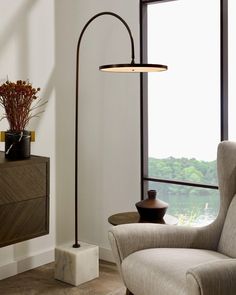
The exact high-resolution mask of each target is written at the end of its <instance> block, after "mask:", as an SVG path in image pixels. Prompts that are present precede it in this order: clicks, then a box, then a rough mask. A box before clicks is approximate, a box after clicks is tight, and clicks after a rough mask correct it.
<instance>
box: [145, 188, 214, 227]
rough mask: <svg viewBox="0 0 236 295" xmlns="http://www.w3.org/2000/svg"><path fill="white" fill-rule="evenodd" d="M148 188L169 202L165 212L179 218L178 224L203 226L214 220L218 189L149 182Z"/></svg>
mask: <svg viewBox="0 0 236 295" xmlns="http://www.w3.org/2000/svg"><path fill="white" fill-rule="evenodd" d="M149 189H155V190H156V191H157V197H158V198H159V199H161V200H163V201H165V202H167V203H168V204H169V208H168V209H167V214H170V215H173V216H175V217H177V218H178V219H179V223H178V225H191V226H204V225H207V224H210V223H211V222H213V221H214V220H215V218H216V217H217V215H218V212H219V208H220V196H219V191H218V190H213V189H205V188H198V187H190V186H182V185H174V184H166V183H155V182H149Z"/></svg>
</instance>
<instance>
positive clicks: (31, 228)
mask: <svg viewBox="0 0 236 295" xmlns="http://www.w3.org/2000/svg"><path fill="white" fill-rule="evenodd" d="M49 165H50V161H49V158H45V157H39V156H31V157H30V159H27V160H20V161H9V160H7V159H5V155H4V153H3V152H0V247H4V246H7V245H11V244H14V243H17V242H21V241H25V240H29V239H32V238H35V237H39V236H43V235H46V234H48V233H49Z"/></svg>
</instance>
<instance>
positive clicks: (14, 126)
mask: <svg viewBox="0 0 236 295" xmlns="http://www.w3.org/2000/svg"><path fill="white" fill-rule="evenodd" d="M39 91H40V88H34V87H33V86H32V85H31V83H29V81H22V80H18V81H16V82H11V81H6V82H5V83H3V84H2V85H0V105H1V106H3V107H4V109H5V114H4V115H3V117H2V118H1V120H2V119H4V118H6V119H7V120H8V122H9V126H10V130H9V131H11V132H14V133H18V132H22V131H23V130H25V127H26V125H27V124H28V123H29V121H30V120H31V119H32V118H34V117H38V115H39V114H40V113H42V112H43V111H39V112H37V113H34V111H35V109H37V108H40V107H42V106H44V105H45V104H46V101H42V100H41V99H39V100H38V101H37V103H35V104H33V102H34V101H35V100H36V99H37V98H38V96H37V94H38V92H39Z"/></svg>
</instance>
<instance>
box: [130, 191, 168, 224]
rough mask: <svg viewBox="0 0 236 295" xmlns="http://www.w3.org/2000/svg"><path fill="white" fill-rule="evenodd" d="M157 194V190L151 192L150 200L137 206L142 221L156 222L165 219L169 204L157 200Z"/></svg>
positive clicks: (149, 193) (149, 194)
mask: <svg viewBox="0 0 236 295" xmlns="http://www.w3.org/2000/svg"><path fill="white" fill-rule="evenodd" d="M156 194H157V192H156V191H155V190H149V191H148V199H146V200H143V201H140V202H138V203H136V204H135V206H136V208H137V210H138V212H139V215H140V219H141V220H143V221H154V220H161V219H163V217H164V215H165V213H166V210H167V208H168V204H167V203H166V202H163V201H161V200H159V199H156Z"/></svg>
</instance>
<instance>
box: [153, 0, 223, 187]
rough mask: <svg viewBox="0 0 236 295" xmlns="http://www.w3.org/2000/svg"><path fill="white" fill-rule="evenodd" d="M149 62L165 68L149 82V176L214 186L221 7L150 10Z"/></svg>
mask: <svg viewBox="0 0 236 295" xmlns="http://www.w3.org/2000/svg"><path fill="white" fill-rule="evenodd" d="M148 61H149V62H150V63H162V64H166V65H168V67H169V69H168V71H167V72H163V73H159V74H149V76H148V126H149V129H148V132H149V159H150V161H149V173H150V174H149V176H156V177H165V178H175V179H181V180H189V181H197V182H202V183H211V184H215V183H216V163H215V159H216V151H217V145H218V143H219V141H220V1H218V0H208V1H205V0H198V1H197V0H179V1H174V2H172V1H171V2H166V3H159V4H152V5H149V6H148ZM154 159H162V161H159V162H156V163H154ZM153 166H156V169H154V168H153ZM160 166H161V167H163V166H164V167H163V169H159V168H160ZM157 167H158V168H157ZM176 167H177V168H176ZM176 169H177V170H179V171H177V170H176ZM163 170H164V171H163Z"/></svg>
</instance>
